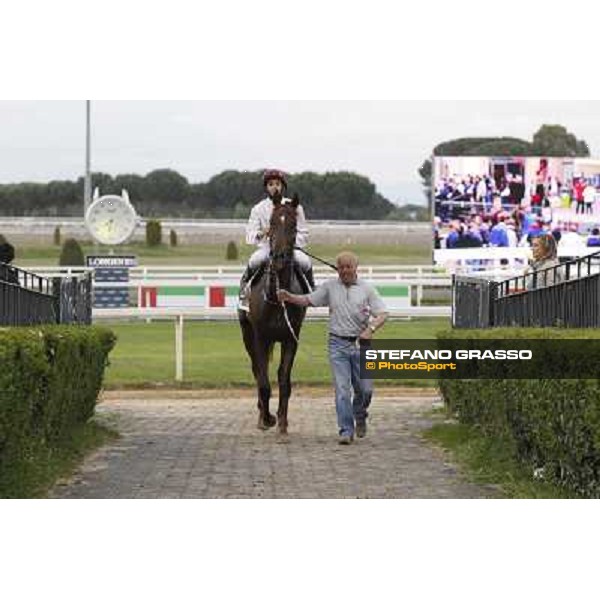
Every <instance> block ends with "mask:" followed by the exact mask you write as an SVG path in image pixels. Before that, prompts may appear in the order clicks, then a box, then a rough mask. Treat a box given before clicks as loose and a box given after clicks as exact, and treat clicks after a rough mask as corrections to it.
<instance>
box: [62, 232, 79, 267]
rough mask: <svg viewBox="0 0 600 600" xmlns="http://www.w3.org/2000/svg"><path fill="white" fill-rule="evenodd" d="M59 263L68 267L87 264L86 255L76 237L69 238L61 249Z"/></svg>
mask: <svg viewBox="0 0 600 600" xmlns="http://www.w3.org/2000/svg"><path fill="white" fill-rule="evenodd" d="M58 264H59V265H61V266H67V267H79V266H83V265H85V257H84V256H83V250H82V249H81V246H80V245H79V242H78V241H77V240H76V239H74V238H67V239H66V240H65V243H64V244H63V247H62V249H61V251H60V256H59V258H58Z"/></svg>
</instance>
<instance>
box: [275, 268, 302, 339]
mask: <svg viewBox="0 0 600 600" xmlns="http://www.w3.org/2000/svg"><path fill="white" fill-rule="evenodd" d="M279 289H280V288H279V274H278V273H276V274H275V295H277V293H278V292H279ZM281 308H282V310H283V316H284V317H285V322H286V323H287V326H288V329H289V330H290V333H291V334H292V337H293V338H294V340H295V341H296V344H298V346H299V345H300V340H299V339H298V336H296V332H295V331H294V328H293V327H292V324H291V323H290V318H289V316H288V313H287V308H286V306H285V302H284V301H283V300H281Z"/></svg>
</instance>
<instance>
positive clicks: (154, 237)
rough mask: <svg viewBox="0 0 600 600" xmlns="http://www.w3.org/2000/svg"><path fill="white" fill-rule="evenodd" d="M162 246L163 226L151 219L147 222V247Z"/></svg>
mask: <svg viewBox="0 0 600 600" xmlns="http://www.w3.org/2000/svg"><path fill="white" fill-rule="evenodd" d="M161 244H162V226H161V224H160V221H157V220H155V219H150V220H148V221H146V245H147V246H150V247H154V246H160V245H161Z"/></svg>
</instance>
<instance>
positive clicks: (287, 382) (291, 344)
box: [277, 340, 298, 434]
mask: <svg viewBox="0 0 600 600" xmlns="http://www.w3.org/2000/svg"><path fill="white" fill-rule="evenodd" d="M297 349H298V344H297V343H296V342H295V341H294V340H287V341H285V342H281V362H280V363H279V369H278V371H277V379H278V382H279V406H278V408H277V430H278V432H279V433H282V434H286V433H287V428H288V401H289V399H290V395H291V393H292V367H293V366H294V358H295V356H296V350H297Z"/></svg>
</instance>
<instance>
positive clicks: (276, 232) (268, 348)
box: [238, 198, 306, 434]
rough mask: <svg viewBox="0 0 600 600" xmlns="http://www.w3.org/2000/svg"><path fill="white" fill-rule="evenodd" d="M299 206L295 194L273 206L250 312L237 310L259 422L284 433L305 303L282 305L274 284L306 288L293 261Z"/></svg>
mask: <svg viewBox="0 0 600 600" xmlns="http://www.w3.org/2000/svg"><path fill="white" fill-rule="evenodd" d="M297 206H298V199H297V198H295V199H294V200H293V202H291V203H285V204H277V205H275V207H274V208H273V214H272V215H271V222H270V224H269V244H270V255H269V261H268V263H267V265H266V266H265V268H264V269H263V271H262V273H261V274H259V275H258V276H257V277H256V278H255V282H253V285H252V289H251V291H250V296H249V309H250V310H249V312H245V311H241V310H240V311H238V318H239V321H240V327H241V329H242V337H243V339H244V345H245V347H246V351H247V352H248V355H249V356H250V360H251V361H252V373H253V374H254V378H255V380H256V385H257V388H258V413H259V414H258V427H259V429H268V428H269V427H273V426H274V425H275V423H277V429H278V432H279V433H281V434H286V433H287V427H288V418H287V414H288V400H289V398H290V394H291V391H292V381H291V373H292V367H293V365H294V358H295V356H296V351H297V349H298V339H299V336H300V328H301V327H302V321H303V320H304V316H305V313H306V308H305V307H300V306H293V305H286V306H284V305H283V304H282V303H281V302H279V301H278V300H277V295H276V294H277V290H278V289H286V290H290V291H292V292H293V293H296V294H302V293H304V292H305V291H306V290H305V289H304V288H303V286H302V285H301V284H300V281H299V278H298V275H297V274H296V268H295V266H294V262H293V257H294V244H295V241H296V207H297ZM275 342H280V343H281V361H280V364H279V369H278V371H277V379H278V382H279V407H278V409H277V419H276V418H275V416H274V415H272V414H271V413H270V412H269V400H270V398H271V385H270V383H269V359H270V357H271V354H272V352H273V346H274V345H275Z"/></svg>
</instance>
